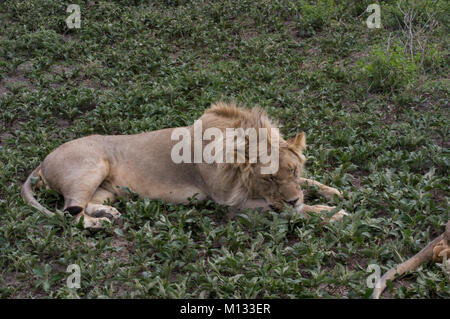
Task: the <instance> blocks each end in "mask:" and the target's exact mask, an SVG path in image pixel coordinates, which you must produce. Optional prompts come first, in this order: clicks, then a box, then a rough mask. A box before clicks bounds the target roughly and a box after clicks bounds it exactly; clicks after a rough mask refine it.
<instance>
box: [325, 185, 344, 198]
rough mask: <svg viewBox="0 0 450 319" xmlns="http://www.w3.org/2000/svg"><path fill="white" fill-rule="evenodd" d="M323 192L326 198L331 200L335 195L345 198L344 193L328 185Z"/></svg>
mask: <svg viewBox="0 0 450 319" xmlns="http://www.w3.org/2000/svg"><path fill="white" fill-rule="evenodd" d="M322 193H323V196H325V198H326V199H328V200H330V201H331V200H332V199H333V198H334V195H336V196H337V197H339V198H344V196H343V195H342V193H341V192H340V191H338V190H337V189H336V188H333V187H327V188H326V189H324V190H323V192H322Z"/></svg>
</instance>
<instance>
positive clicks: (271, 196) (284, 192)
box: [252, 132, 306, 209]
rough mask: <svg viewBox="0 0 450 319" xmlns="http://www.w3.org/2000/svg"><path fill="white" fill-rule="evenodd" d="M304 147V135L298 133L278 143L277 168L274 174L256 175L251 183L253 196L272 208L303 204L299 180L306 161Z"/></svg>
mask: <svg viewBox="0 0 450 319" xmlns="http://www.w3.org/2000/svg"><path fill="white" fill-rule="evenodd" d="M305 147H306V143H305V134H304V133H303V132H302V133H299V134H297V136H296V137H295V138H293V139H290V140H288V141H281V142H280V151H279V168H278V171H277V172H276V173H274V174H257V173H258V171H257V170H256V172H255V173H256V174H255V175H256V176H255V178H254V181H253V182H252V184H253V185H252V186H253V194H254V196H256V197H262V198H264V199H265V200H266V202H268V203H269V205H271V206H272V207H274V208H276V209H281V208H283V206H284V205H289V206H292V207H297V206H300V205H302V204H303V192H302V190H301V188H300V182H299V178H300V177H301V175H302V173H303V165H304V163H305V161H306V159H305V156H304V155H303V153H302V151H303V149H304V148H305Z"/></svg>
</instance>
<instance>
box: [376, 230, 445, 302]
mask: <svg viewBox="0 0 450 319" xmlns="http://www.w3.org/2000/svg"><path fill="white" fill-rule="evenodd" d="M443 238H444V234H442V235H440V236H438V237H436V238H435V239H434V240H433V241H432V242H430V243H429V244H428V245H426V246H425V247H424V248H423V249H422V250H421V251H419V252H418V253H417V254H415V255H414V256H413V257H411V258H409V259H408V260H407V261H405V262H403V263H401V264H400V265H398V266H397V267H396V268H391V269H390V270H389V271H388V272H387V273H385V274H384V275H383V277H381V278H380V279H379V280H378V282H377V283H376V284H375V288H374V290H373V293H372V298H373V299H378V298H380V296H381V293H382V292H383V290H384V289H385V288H386V282H387V281H388V280H391V281H392V280H394V279H395V278H397V277H398V276H401V275H403V274H404V273H405V272H407V271H411V270H413V269H416V268H417V267H419V266H420V265H421V264H423V263H424V262H426V261H428V260H431V259H432V258H433V248H434V247H435V246H436V244H437V243H439V242H440V241H441V240H442V239H443Z"/></svg>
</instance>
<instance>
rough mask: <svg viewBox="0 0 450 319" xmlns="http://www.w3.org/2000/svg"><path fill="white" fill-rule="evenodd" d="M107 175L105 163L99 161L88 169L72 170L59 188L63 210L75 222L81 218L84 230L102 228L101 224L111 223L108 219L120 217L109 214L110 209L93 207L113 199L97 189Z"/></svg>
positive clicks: (116, 214)
mask: <svg viewBox="0 0 450 319" xmlns="http://www.w3.org/2000/svg"><path fill="white" fill-rule="evenodd" d="M107 174H108V166H107V165H106V163H105V162H103V161H99V162H98V163H96V165H93V166H90V167H77V168H76V169H72V170H71V171H70V172H69V173H68V174H67V175H66V176H65V183H64V184H63V185H61V186H60V187H59V189H60V191H61V193H62V195H63V196H64V210H66V211H68V212H69V213H70V214H71V215H76V219H75V221H76V222H78V221H79V220H80V218H81V217H83V226H84V228H91V229H98V228H102V227H103V226H102V225H103V222H105V221H106V222H111V220H110V219H109V218H108V217H110V216H113V217H114V216H120V214H119V212H117V213H115V212H113V213H111V212H110V211H111V210H110V209H104V207H102V208H100V207H99V206H93V205H98V204H99V203H100V201H101V203H103V202H104V201H105V200H106V199H107V198H111V199H114V197H113V194H112V193H109V192H107V191H105V190H103V189H102V188H99V185H100V184H101V183H102V182H103V181H104V179H105V178H106V176H107ZM93 200H94V202H92V201H93ZM111 208H112V207H111ZM112 209H113V210H115V209H114V208H112ZM97 211H102V213H100V212H99V213H97ZM106 211H108V214H107V213H106Z"/></svg>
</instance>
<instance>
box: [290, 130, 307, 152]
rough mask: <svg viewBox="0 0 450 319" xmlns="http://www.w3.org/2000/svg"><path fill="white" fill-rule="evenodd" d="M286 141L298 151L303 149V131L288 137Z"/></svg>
mask: <svg viewBox="0 0 450 319" xmlns="http://www.w3.org/2000/svg"><path fill="white" fill-rule="evenodd" d="M288 143H289V144H290V145H292V147H294V148H296V149H298V150H299V151H303V150H304V149H305V148H306V135H305V132H300V133H298V134H297V135H296V136H295V137H293V138H290V139H289V140H288Z"/></svg>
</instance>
